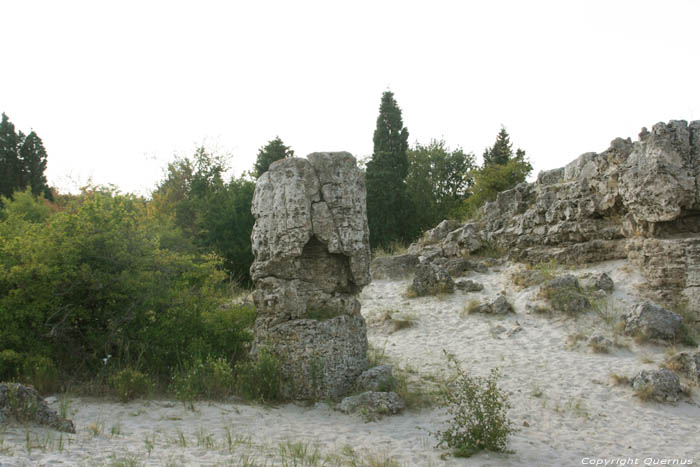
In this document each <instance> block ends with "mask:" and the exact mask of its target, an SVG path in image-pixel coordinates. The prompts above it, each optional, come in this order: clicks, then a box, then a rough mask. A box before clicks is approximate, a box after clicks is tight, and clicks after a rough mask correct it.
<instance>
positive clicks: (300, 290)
mask: <svg viewBox="0 0 700 467" xmlns="http://www.w3.org/2000/svg"><path fill="white" fill-rule="evenodd" d="M252 212H253V216H254V217H255V226H254V228H253V233H252V235H251V240H252V246H253V254H254V255H255V261H254V263H253V265H252V266H251V276H252V278H253V281H254V282H255V292H254V294H253V298H254V301H255V305H256V307H257V312H258V318H257V319H256V321H255V341H254V352H256V351H257V349H258V348H260V347H267V348H269V349H270V350H271V351H273V352H274V353H275V354H276V355H277V356H278V357H279V358H280V359H281V361H282V366H281V371H282V395H283V396H284V397H287V398H297V399H311V398H336V397H340V396H341V395H343V394H345V393H346V392H348V391H349V390H350V389H351V388H352V386H353V385H354V382H355V379H356V377H357V376H358V375H359V374H360V373H361V372H362V371H363V370H364V369H365V368H366V367H367V357H366V354H367V334H366V326H365V322H364V319H363V318H362V315H361V314H360V303H359V301H358V300H357V294H358V293H359V292H360V290H361V289H362V287H363V286H365V285H367V284H368V283H369V282H370V273H369V230H368V227H367V213H366V190H365V182H364V174H363V173H362V171H361V170H359V169H358V168H357V165H356V161H355V158H354V157H352V156H351V155H350V154H349V153H314V154H310V155H309V156H308V157H307V159H300V158H289V159H283V160H280V161H277V162H275V163H273V164H272V165H271V166H270V168H269V170H268V171H267V172H266V173H264V174H263V175H262V176H261V177H260V178H259V179H258V182H257V184H256V186H255V194H254V196H253V205H252Z"/></svg>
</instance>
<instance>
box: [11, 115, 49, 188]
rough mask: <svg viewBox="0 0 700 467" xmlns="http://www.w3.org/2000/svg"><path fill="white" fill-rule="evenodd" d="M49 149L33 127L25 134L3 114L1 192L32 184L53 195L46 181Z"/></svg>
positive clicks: (33, 186)
mask: <svg viewBox="0 0 700 467" xmlns="http://www.w3.org/2000/svg"><path fill="white" fill-rule="evenodd" d="M46 161H47V155H46V149H45V148H44V143H43V142H42V141H41V138H39V136H38V135H37V134H36V133H34V132H33V131H32V132H31V133H29V134H28V135H26V136H25V135H24V133H22V132H21V131H20V132H19V133H17V132H15V126H14V125H13V124H12V123H11V122H10V120H9V119H8V118H7V115H5V114H4V113H3V114H2V120H0V195H2V196H5V197H7V198H9V197H11V196H12V193H14V192H15V191H17V190H23V189H25V188H26V187H27V186H29V187H31V190H32V193H34V195H36V196H38V195H40V194H43V195H44V196H46V197H47V198H49V199H51V190H50V189H49V186H48V184H47V182H46V176H45V175H44V172H45V171H46Z"/></svg>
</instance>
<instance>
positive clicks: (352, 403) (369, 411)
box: [337, 391, 406, 420]
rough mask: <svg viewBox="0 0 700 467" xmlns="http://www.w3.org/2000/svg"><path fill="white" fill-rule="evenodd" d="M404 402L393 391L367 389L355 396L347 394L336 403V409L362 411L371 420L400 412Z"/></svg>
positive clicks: (347, 411)
mask: <svg viewBox="0 0 700 467" xmlns="http://www.w3.org/2000/svg"><path fill="white" fill-rule="evenodd" d="M405 408H406V404H405V403H404V402H403V401H402V400H401V398H400V397H399V396H398V395H397V394H396V393H395V392H377V391H367V392H363V393H362V394H358V395H356V396H349V397H346V398H345V399H343V400H342V401H341V402H340V404H338V406H337V409H338V410H340V411H341V412H343V413H348V414H349V413H354V412H358V411H360V412H363V414H364V416H365V417H367V418H368V419H370V420H372V419H375V418H378V417H381V416H382V415H395V414H398V413H400V412H402V411H403V410H404V409H405Z"/></svg>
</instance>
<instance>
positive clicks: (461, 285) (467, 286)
mask: <svg viewBox="0 0 700 467" xmlns="http://www.w3.org/2000/svg"><path fill="white" fill-rule="evenodd" d="M455 285H456V286H457V288H458V289H459V290H461V291H462V292H467V293H469V292H480V291H482V290H484V286H483V285H482V284H480V283H478V282H474V281H470V280H468V279H464V280H461V281H457V282H455Z"/></svg>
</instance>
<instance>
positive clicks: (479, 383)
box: [433, 355, 515, 457]
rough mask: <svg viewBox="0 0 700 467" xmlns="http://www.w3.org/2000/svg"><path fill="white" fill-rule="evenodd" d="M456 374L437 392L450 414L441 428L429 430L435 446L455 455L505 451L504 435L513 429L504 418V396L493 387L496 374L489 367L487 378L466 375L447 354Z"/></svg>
mask: <svg viewBox="0 0 700 467" xmlns="http://www.w3.org/2000/svg"><path fill="white" fill-rule="evenodd" d="M447 358H448V362H450V363H452V364H453V365H454V368H455V372H456V377H455V380H454V381H453V383H452V384H451V385H449V386H448V387H447V388H446V389H445V391H444V392H443V393H442V395H441V403H442V406H446V408H447V412H448V413H449V414H450V415H451V417H452V418H451V420H450V421H449V426H448V428H447V429H446V430H444V431H437V432H436V433H433V434H434V436H436V437H437V438H438V440H439V443H438V446H441V445H446V446H447V447H448V448H450V449H452V450H453V452H454V455H455V456H457V457H470V456H472V455H474V454H476V453H477V452H480V451H483V450H487V451H495V452H508V451H507V448H506V447H507V442H508V436H509V435H510V434H512V433H514V432H515V429H514V428H513V424H512V421H511V420H510V419H508V417H507V411H508V409H509V408H510V404H509V402H508V399H507V396H506V394H505V393H504V392H502V390H500V389H499V388H498V386H497V384H496V383H497V381H498V378H499V377H500V373H499V371H498V370H497V369H492V370H491V373H490V374H489V376H488V377H486V378H482V377H479V376H470V375H468V374H467V373H466V372H465V371H464V370H463V369H462V368H461V366H460V365H459V363H458V362H457V361H456V359H455V358H454V356H450V355H448V356H447Z"/></svg>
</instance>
